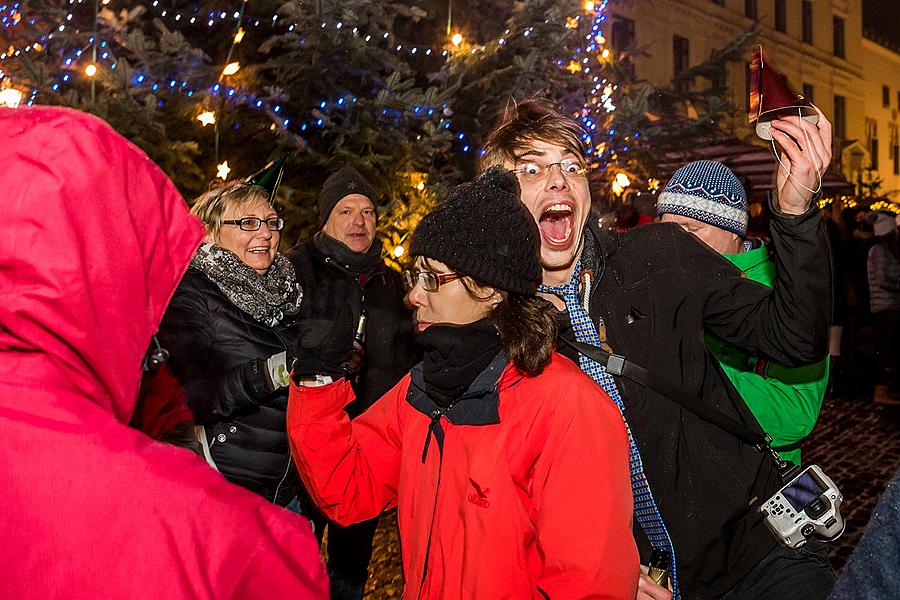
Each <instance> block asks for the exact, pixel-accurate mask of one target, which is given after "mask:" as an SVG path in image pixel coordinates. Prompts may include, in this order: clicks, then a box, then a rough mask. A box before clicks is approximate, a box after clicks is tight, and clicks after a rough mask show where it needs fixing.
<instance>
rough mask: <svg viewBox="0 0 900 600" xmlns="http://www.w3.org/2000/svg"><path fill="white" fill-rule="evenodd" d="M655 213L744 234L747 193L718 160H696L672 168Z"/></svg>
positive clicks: (746, 217)
mask: <svg viewBox="0 0 900 600" xmlns="http://www.w3.org/2000/svg"><path fill="white" fill-rule="evenodd" d="M656 212H657V214H658V215H660V216H662V215H664V214H672V215H681V216H684V217H690V218H692V219H696V220H698V221H702V222H704V223H708V224H709V225H713V226H715V227H718V228H720V229H726V230H728V231H731V232H733V233H736V234H737V235H739V236H741V237H746V235H747V220H748V216H747V193H746V192H745V191H744V186H742V185H741V182H740V181H739V180H738V178H737V177H736V176H735V174H734V173H733V172H732V171H731V169H729V168H728V167H726V166H725V165H723V164H722V163H720V162H715V161H712V160H698V161H696V162H692V163H689V164H686V165H684V166H683V167H681V168H680V169H678V170H677V171H675V174H674V175H672V179H670V180H669V183H668V184H667V185H666V189H664V190H663V192H662V193H661V194H660V195H659V201H658V202H657V205H656Z"/></svg>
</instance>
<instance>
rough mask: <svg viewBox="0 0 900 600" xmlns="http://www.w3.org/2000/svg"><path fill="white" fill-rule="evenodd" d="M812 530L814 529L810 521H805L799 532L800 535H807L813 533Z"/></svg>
mask: <svg viewBox="0 0 900 600" xmlns="http://www.w3.org/2000/svg"><path fill="white" fill-rule="evenodd" d="M813 531H815V527H813V526H812V524H811V523H807V524H806V525H804V526H803V528H802V529H801V530H800V533H801V535H803V537H809V536H811V535H812V534H813Z"/></svg>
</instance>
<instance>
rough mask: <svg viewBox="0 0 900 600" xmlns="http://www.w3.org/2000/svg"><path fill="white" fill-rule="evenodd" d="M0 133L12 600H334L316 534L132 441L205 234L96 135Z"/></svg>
mask: <svg viewBox="0 0 900 600" xmlns="http://www.w3.org/2000/svg"><path fill="white" fill-rule="evenodd" d="M0 132H2V137H3V142H2V144H0V180H2V182H3V185H2V192H0V198H2V203H0V206H2V209H0V214H2V220H3V225H4V227H3V233H2V234H0V498H2V516H0V597H3V598H17V599H23V598H50V597H65V598H85V599H87V598H90V599H92V600H93V599H98V598H116V599H128V598H153V599H163V598H165V599H167V600H168V599H173V598H216V599H222V598H267V599H271V598H291V599H292V600H299V599H303V598H326V597H327V594H328V583H327V577H326V575H325V572H324V569H323V567H322V564H321V561H320V559H319V553H318V548H317V545H316V541H315V538H314V536H313V535H312V532H311V530H310V527H309V525H308V523H307V522H306V521H305V520H304V519H302V518H301V517H298V516H296V515H294V514H292V513H289V512H288V511H286V510H284V509H282V508H279V507H277V506H272V505H270V504H268V503H266V502H265V501H264V500H263V499H262V498H260V497H258V496H256V495H255V494H253V493H251V492H248V491H246V490H243V489H241V488H239V487H237V486H235V485H232V484H230V483H228V482H227V481H225V479H224V478H222V476H221V475H219V473H217V472H216V471H214V470H212V469H210V468H209V467H208V466H207V465H206V463H204V462H203V460H201V459H200V458H198V457H196V456H194V455H192V454H191V453H189V452H188V451H186V450H181V449H178V448H174V447H170V446H166V445H164V444H161V443H158V442H154V441H153V440H151V439H150V438H149V437H147V436H146V435H144V434H142V433H140V432H138V431H136V430H133V429H131V428H129V427H128V426H127V425H126V423H127V422H128V421H129V419H130V417H131V415H132V411H133V410H134V406H135V397H136V394H137V392H138V385H139V382H140V377H141V367H140V365H141V359H142V357H143V356H144V352H145V350H146V348H147V346H148V344H149V342H150V336H151V335H152V334H153V333H154V332H155V330H156V327H157V325H158V324H159V322H160V320H161V318H162V315H163V311H164V310H165V308H166V305H167V304H168V302H169V299H170V297H171V296H172V293H173V291H174V290H175V287H176V285H177V284H178V282H179V280H180V279H181V276H182V275H183V273H184V272H185V269H186V268H187V264H188V261H189V260H190V258H191V255H192V254H193V252H194V250H195V249H196V247H197V245H198V243H199V242H200V240H201V238H202V236H203V229H202V226H201V224H200V223H199V222H198V221H197V220H196V219H195V218H194V217H192V216H190V215H189V214H188V211H187V208H186V206H185V203H184V201H183V200H182V198H181V196H180V195H179V194H178V192H177V191H176V189H175V188H174V186H173V185H172V184H171V182H170V181H169V180H168V179H167V178H166V176H165V175H163V173H162V172H161V171H160V170H159V169H158V168H157V167H156V166H155V165H154V164H153V163H152V162H151V161H150V159H148V158H147V156H146V155H144V153H143V152H141V151H140V150H138V149H137V148H136V147H135V146H133V145H132V144H130V143H129V142H127V141H126V140H125V139H124V138H122V137H121V136H119V135H118V134H117V133H115V132H114V131H113V130H112V129H111V128H110V127H109V126H108V125H107V124H106V123H104V122H103V121H101V120H99V119H97V118H94V117H91V116H88V115H85V114H82V113H79V112H77V111H73V110H68V109H59V108H46V107H41V108H37V107H35V108H24V109H18V110H11V109H0Z"/></svg>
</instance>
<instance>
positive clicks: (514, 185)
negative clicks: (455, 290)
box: [409, 167, 541, 296]
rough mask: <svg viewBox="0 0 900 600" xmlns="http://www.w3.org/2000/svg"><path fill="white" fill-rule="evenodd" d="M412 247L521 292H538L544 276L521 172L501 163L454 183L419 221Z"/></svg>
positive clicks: (485, 281) (488, 281)
mask: <svg viewBox="0 0 900 600" xmlns="http://www.w3.org/2000/svg"><path fill="white" fill-rule="evenodd" d="M409 251H410V254H413V255H415V256H425V257H427V258H433V259H435V260H438V261H440V262H442V263H444V264H445V265H447V266H448V267H450V268H451V269H454V270H457V271H459V272H460V273H463V274H464V275H468V276H470V277H472V278H473V279H475V280H476V281H478V282H479V283H482V284H485V285H489V286H491V287H494V288H497V289H499V290H504V291H507V292H514V293H517V294H524V295H529V296H530V295H534V293H535V292H536V291H537V284H538V280H539V279H540V277H541V260H540V259H541V238H540V234H539V233H538V228H537V224H536V223H535V222H534V217H532V216H531V213H529V212H528V209H527V208H525V205H524V204H522V202H521V201H520V200H519V182H518V180H517V179H516V176H515V175H513V174H512V173H510V172H509V171H506V170H504V169H502V168H501V167H491V168H490V169H488V170H487V171H485V172H484V173H482V174H481V175H480V176H479V177H478V179H476V180H475V181H472V182H470V183H464V184H462V185H459V186H457V187H455V188H453V190H452V191H451V192H450V195H449V196H448V197H447V199H446V200H445V201H444V202H443V203H441V204H440V205H439V206H438V207H437V208H435V209H434V210H433V211H431V212H430V213H429V214H428V215H426V216H425V218H423V219H422V221H421V222H420V223H419V226H418V227H417V228H416V232H415V233H414V234H413V237H412V242H411V243H410V245H409Z"/></svg>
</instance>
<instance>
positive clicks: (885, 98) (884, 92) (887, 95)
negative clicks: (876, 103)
mask: <svg viewBox="0 0 900 600" xmlns="http://www.w3.org/2000/svg"><path fill="white" fill-rule="evenodd" d="M881 103H882V104H883V105H884V107H885V108H890V107H891V88H889V87H888V86H886V85H883V86H881ZM898 108H900V107H898Z"/></svg>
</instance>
